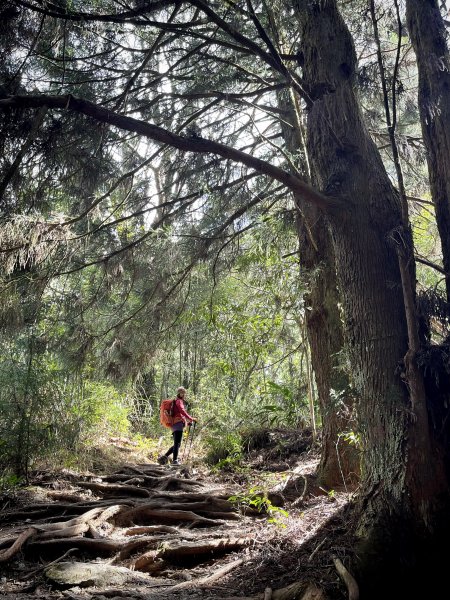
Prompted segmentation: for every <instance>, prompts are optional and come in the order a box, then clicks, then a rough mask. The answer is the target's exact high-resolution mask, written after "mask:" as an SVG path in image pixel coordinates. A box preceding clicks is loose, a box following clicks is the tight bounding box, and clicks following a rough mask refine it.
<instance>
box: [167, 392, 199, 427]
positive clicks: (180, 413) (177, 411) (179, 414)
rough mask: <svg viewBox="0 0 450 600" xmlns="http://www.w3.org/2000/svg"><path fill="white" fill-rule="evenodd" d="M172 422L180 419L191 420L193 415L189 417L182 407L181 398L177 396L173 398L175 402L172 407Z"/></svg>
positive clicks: (178, 421) (179, 421)
mask: <svg viewBox="0 0 450 600" xmlns="http://www.w3.org/2000/svg"><path fill="white" fill-rule="evenodd" d="M172 416H173V424H174V425H175V423H181V421H184V422H186V421H193V419H194V417H191V415H190V414H189V413H187V412H186V410H185V408H184V402H183V400H182V399H181V398H177V399H176V400H175V404H174V407H173V415H172Z"/></svg>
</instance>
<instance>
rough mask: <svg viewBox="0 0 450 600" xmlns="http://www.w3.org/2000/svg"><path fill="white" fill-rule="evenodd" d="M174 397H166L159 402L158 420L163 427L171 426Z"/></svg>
mask: <svg viewBox="0 0 450 600" xmlns="http://www.w3.org/2000/svg"><path fill="white" fill-rule="evenodd" d="M176 400H177V399H176V398H167V400H163V401H162V402H161V406H160V407H159V420H160V422H161V425H164V427H172V425H173V411H174V409H175V402H176Z"/></svg>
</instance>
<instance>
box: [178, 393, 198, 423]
mask: <svg viewBox="0 0 450 600" xmlns="http://www.w3.org/2000/svg"><path fill="white" fill-rule="evenodd" d="M177 407H178V412H179V414H180V415H181V416H182V417H183V419H187V420H188V421H189V422H191V423H192V421H196V420H197V419H196V418H195V417H191V415H190V414H189V413H187V412H186V410H185V409H184V404H183V401H182V400H181V398H177Z"/></svg>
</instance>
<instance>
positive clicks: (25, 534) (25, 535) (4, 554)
mask: <svg viewBox="0 0 450 600" xmlns="http://www.w3.org/2000/svg"><path fill="white" fill-rule="evenodd" d="M36 531H37V530H36V529H35V528H34V527H30V528H29V529H25V531H22V533H21V534H20V535H19V537H18V538H17V539H16V541H15V542H14V544H13V545H12V546H11V547H10V548H8V549H7V550H2V551H1V552H0V562H6V561H7V560H9V559H10V558H12V557H13V556H14V555H15V554H17V553H18V552H19V550H20V549H21V548H22V546H23V545H24V544H25V542H26V541H27V540H28V539H29V538H30V537H32V536H33V535H35V534H36Z"/></svg>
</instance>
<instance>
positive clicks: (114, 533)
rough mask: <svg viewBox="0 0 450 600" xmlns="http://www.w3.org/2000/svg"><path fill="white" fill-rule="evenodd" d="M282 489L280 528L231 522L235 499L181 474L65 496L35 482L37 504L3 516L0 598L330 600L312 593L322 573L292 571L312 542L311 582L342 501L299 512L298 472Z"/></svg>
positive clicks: (256, 521) (91, 484)
mask: <svg viewBox="0 0 450 600" xmlns="http://www.w3.org/2000/svg"><path fill="white" fill-rule="evenodd" d="M288 479H289V477H288ZM284 481H285V482H286V479H285V480H284ZM290 482H291V501H290V502H289V500H286V499H287V498H288V497H289V494H288V491H289V490H288V486H286V484H283V486H284V490H283V491H284V492H285V493H286V496H285V497H284V498H282V499H284V500H285V501H287V503H288V509H289V518H288V519H287V520H286V521H287V523H285V524H284V526H285V528H284V529H281V528H280V527H276V526H275V527H274V526H273V525H272V526H271V525H270V524H268V521H267V516H264V515H261V514H260V513H258V511H256V510H254V509H253V510H252V509H251V508H248V507H247V509H246V511H245V514H244V513H242V511H239V510H238V508H237V507H236V505H235V504H234V503H231V502H230V501H229V499H228V498H229V497H230V495H231V494H232V493H236V492H238V491H239V490H238V489H236V488H235V489H234V490H233V489H232V488H231V487H230V486H228V487H227V486H225V485H224V484H221V483H217V484H215V483H211V481H210V480H209V479H208V478H203V479H201V478H198V479H194V478H193V476H192V474H191V471H190V470H189V469H188V468H186V467H175V466H170V467H167V466H166V467H161V466H159V465H157V464H151V463H149V464H137V465H132V464H127V465H125V466H123V467H122V468H121V469H120V470H118V471H116V472H115V473H114V474H112V475H105V476H102V477H99V476H95V477H94V476H90V477H84V478H80V479H73V480H72V481H71V482H67V481H66V482H65V485H61V484H60V485H59V486H55V485H54V482H53V481H52V480H49V481H47V482H45V481H42V482H41V484H40V487H39V488H36V489H37V490H40V493H41V495H40V498H39V501H35V502H33V503H28V504H26V505H25V506H22V507H20V508H17V507H15V508H14V509H13V508H10V509H6V510H3V511H2V513H1V516H0V528H1V529H0V577H1V579H0V594H2V598H5V599H7V600H12V599H13V598H14V599H23V600H27V599H29V598H36V597H41V598H45V599H48V600H50V599H56V598H58V599H59V598H68V599H70V600H88V599H89V600H104V599H105V598H130V599H133V598H136V599H139V600H144V599H147V598H148V599H150V598H173V599H174V600H175V599H182V598H232V597H233V598H234V597H239V598H243V599H244V598H249V597H251V598H255V599H256V598H261V600H262V599H263V598H272V599H273V600H289V599H294V598H305V599H306V598H310V599H313V598H315V599H316V600H319V599H323V598H326V597H327V598H330V597H331V596H330V595H329V593H328V595H327V593H326V592H327V591H326V589H325V588H326V586H325V588H324V587H323V586H322V587H320V586H318V585H317V581H316V580H317V577H319V579H318V581H320V577H322V578H323V573H320V574H319V575H318V576H317V577H316V576H314V574H313V573H312V572H308V569H306V570H305V569H302V575H303V576H302V577H301V578H299V577H298V574H299V573H298V570H299V569H297V566H296V565H297V563H298V561H299V560H301V556H302V547H303V545H304V544H305V543H306V545H308V540H310V541H311V543H312V544H313V545H314V547H313V548H312V550H311V549H308V548H307V550H306V552H307V553H308V557H309V558H308V560H309V565H308V566H309V567H310V571H311V568H312V567H313V566H314V565H315V564H316V563H315V562H312V560H311V558H310V557H311V554H312V556H313V557H315V558H316V559H317V558H318V557H320V556H321V553H322V552H323V551H324V550H326V548H327V544H326V540H327V537H326V536H325V537H324V538H323V539H322V540H321V541H320V540H319V541H317V540H316V539H315V535H316V532H317V531H319V530H320V526H321V524H322V523H324V522H325V520H326V519H328V518H330V517H332V516H333V515H336V514H338V513H339V511H340V509H341V507H342V506H343V505H344V504H345V502H346V498H344V497H342V498H333V499H332V500H333V502H331V501H330V497H327V496H326V494H321V495H320V494H319V495H318V496H317V495H311V494H309V495H308V502H307V501H306V500H307V498H306V491H307V478H306V477H305V476H304V475H303V474H302V473H301V470H299V469H297V472H296V477H292V476H291V477H290ZM303 482H304V483H303ZM54 487H63V488H64V487H66V489H63V490H55V489H52V488H54ZM302 494H303V497H302ZM276 497H280V493H279V492H278V493H277V494H276V495H274V496H273V498H274V501H275V498H276ZM281 497H282V496H281ZM299 500H301V502H299ZM328 536H329V538H330V540H331V538H332V537H333V536H332V535H331V536H330V532H328ZM318 544H319V545H318ZM328 546H329V544H328ZM327 556H328V555H327ZM327 560H329V558H328V559H327ZM331 568H332V565H331ZM326 569H328V570H329V569H330V565H328V566H327V567H326ZM322 570H323V569H322ZM316 575H317V574H316ZM333 575H334V579H336V576H335V573H334V574H333ZM314 581H316V583H314ZM335 587H336V586H335ZM337 587H339V586H337ZM269 588H270V590H269ZM272 588H273V589H274V590H277V591H273V592H272ZM335 597H339V596H335ZM340 597H345V596H340Z"/></svg>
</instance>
